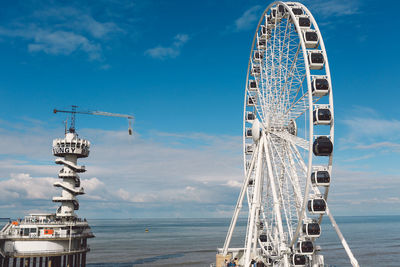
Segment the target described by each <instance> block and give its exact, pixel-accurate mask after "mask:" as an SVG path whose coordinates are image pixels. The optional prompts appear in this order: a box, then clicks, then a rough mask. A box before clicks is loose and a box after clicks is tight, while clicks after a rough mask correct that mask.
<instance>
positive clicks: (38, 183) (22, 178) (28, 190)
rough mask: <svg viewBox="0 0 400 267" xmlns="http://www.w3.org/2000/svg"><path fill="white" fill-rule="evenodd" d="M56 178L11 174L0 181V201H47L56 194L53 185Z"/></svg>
mask: <svg viewBox="0 0 400 267" xmlns="http://www.w3.org/2000/svg"><path fill="white" fill-rule="evenodd" d="M56 181H57V179H56V178H51V177H35V178H33V177H31V176H30V175H29V174H26V173H18V174H11V178H10V179H8V180H4V181H0V199H2V200H15V199H48V198H50V197H51V195H54V194H55V193H56V191H57V190H56V189H54V188H53V183H55V182H56Z"/></svg>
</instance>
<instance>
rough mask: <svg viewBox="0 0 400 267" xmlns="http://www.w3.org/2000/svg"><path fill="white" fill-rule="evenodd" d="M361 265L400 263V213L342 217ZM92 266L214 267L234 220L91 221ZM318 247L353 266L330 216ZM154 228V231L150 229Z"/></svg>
mask: <svg viewBox="0 0 400 267" xmlns="http://www.w3.org/2000/svg"><path fill="white" fill-rule="evenodd" d="M336 221H337V223H338V224H339V227H340V229H341V231H342V233H343V235H344V236H345V238H346V240H347V242H348V243H349V245H350V247H351V249H352V251H353V253H354V255H355V257H356V258H357V260H358V262H359V263H360V266H374V267H390V266H393V267H394V266H400V216H377V217H373V216H369V217H337V218H336ZM89 223H90V225H91V226H92V230H93V232H94V234H95V235H96V237H95V238H93V239H90V240H89V244H90V248H91V252H90V253H89V254H88V260H87V261H88V264H87V266H89V267H96V266H110V267H111V266H116V267H125V266H126V267H127V266H196V267H197V266H198V267H200V266H207V267H208V266H210V263H212V262H215V254H216V251H217V247H222V246H223V242H224V240H225V236H226V232H227V230H228V227H229V223H230V219H221V218H219V219H204V218H203V219H127V220H89ZM321 228H322V234H321V237H320V238H318V239H317V241H316V245H319V246H321V249H322V254H323V255H324V257H325V263H326V264H328V265H329V266H351V265H350V262H349V259H348V257H347V255H346V253H345V251H344V249H343V247H342V245H341V243H340V240H339V238H338V237H337V235H336V232H335V231H334V229H333V227H332V226H331V224H330V222H329V220H327V218H325V219H324V221H323V223H322V226H321ZM146 229H148V232H146V231H145V230H146ZM245 231H246V219H245V218H243V219H240V220H239V221H238V225H237V227H236V230H235V235H234V237H233V239H232V242H231V247H242V246H243V243H244V236H245Z"/></svg>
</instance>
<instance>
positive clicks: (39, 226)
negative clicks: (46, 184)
mask: <svg viewBox="0 0 400 267" xmlns="http://www.w3.org/2000/svg"><path fill="white" fill-rule="evenodd" d="M89 149H90V142H89V141H87V140H84V139H81V138H79V137H78V135H77V134H76V132H75V130H74V128H71V129H70V130H69V132H67V133H66V134H65V138H62V139H55V140H53V155H54V156H56V157H57V159H56V160H55V162H56V163H57V164H60V165H62V168H61V170H60V171H59V173H58V177H59V178H60V181H59V182H56V183H54V186H55V187H60V188H61V189H62V193H61V196H56V197H53V202H58V203H60V206H59V207H58V209H57V211H56V213H52V214H47V213H43V214H30V215H28V216H25V218H24V219H18V220H14V221H9V222H8V223H7V224H6V225H5V226H4V227H3V228H2V229H1V231H0V267H9V266H13V267H17V266H18V267H37V266H39V267H43V266H46V267H81V266H82V267H85V266H86V253H87V252H89V250H90V249H89V246H88V244H87V239H88V238H92V237H94V235H93V233H92V231H91V228H90V226H89V224H88V222H87V221H86V219H81V218H79V217H78V216H77V214H76V213H75V211H76V210H78V209H79V202H78V199H77V196H78V195H82V194H84V190H83V188H82V187H81V183H80V178H79V175H78V173H82V172H85V171H86V169H85V166H79V165H77V160H78V158H86V157H88V156H89Z"/></svg>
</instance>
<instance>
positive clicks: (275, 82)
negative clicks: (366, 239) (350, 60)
mask: <svg viewBox="0 0 400 267" xmlns="http://www.w3.org/2000/svg"><path fill="white" fill-rule="evenodd" d="M333 114H334V113H333V96H332V86H331V75H330V70H329V64H328V57H327V54H326V49H325V45H324V42H323V39H322V35H321V32H320V30H319V28H318V25H317V23H316V21H315V19H314V17H313V16H312V14H311V13H310V11H309V10H308V9H307V8H306V7H305V6H304V5H303V4H301V3H297V2H274V3H272V4H270V5H269V6H268V7H267V8H266V9H265V11H264V13H263V15H262V17H261V19H260V21H259V23H258V26H257V30H256V32H255V35H254V38H253V44H252V49H251V52H250V59H249V63H248V70H247V79H246V90H245V99H244V119H243V153H244V156H243V158H244V169H245V179H244V182H243V186H242V188H241V192H240V195H239V199H238V202H237V205H236V209H235V212H234V216H233V218H232V221H231V225H230V228H229V231H228V234H227V237H226V240H225V244H224V247H223V249H222V250H220V254H219V255H221V256H222V257H223V259H226V257H227V255H228V254H229V253H230V254H231V255H230V256H231V257H235V258H237V261H238V263H239V265H240V266H246V267H247V266H249V265H250V264H251V263H252V262H260V261H261V262H263V263H264V264H265V265H267V266H323V264H324V258H323V256H322V255H321V254H320V253H319V250H320V248H319V247H317V246H316V245H315V242H314V241H315V239H316V238H318V237H319V235H320V234H321V228H320V223H321V220H322V216H323V215H324V214H327V213H328V212H329V210H328V206H327V197H328V192H329V185H330V178H331V172H332V156H333V154H332V152H333V146H334V138H333V137H334V116H333ZM245 196H247V200H248V207H249V215H248V224H247V232H246V239H245V242H244V248H242V249H232V248H230V247H229V245H230V241H231V238H232V234H233V232H234V228H235V225H236V221H237V218H238V215H239V212H240V209H241V207H242V202H243V200H244V197H245ZM329 215H330V216H329V217H330V218H331V219H332V222H334V220H333V217H332V216H331V214H329ZM333 224H334V227H335V229H336V230H337V231H338V234H339V236H340V237H341V240H342V243H343V244H344V246H345V249H346V252H347V253H348V255H349V257H350V259H351V262H352V264H353V266H358V264H357V261H356V260H355V258H354V257H353V255H352V253H351V251H350V249H349V247H348V246H347V243H346V241H345V240H344V238H343V236H342V235H341V234H340V231H339V229H338V228H337V225H336V224H335V223H333ZM220 258H221V257H220ZM220 262H221V260H220ZM218 264H219V263H218V255H217V265H218ZM218 267H220V266H218Z"/></svg>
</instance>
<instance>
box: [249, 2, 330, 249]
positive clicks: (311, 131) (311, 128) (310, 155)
mask: <svg viewBox="0 0 400 267" xmlns="http://www.w3.org/2000/svg"><path fill="white" fill-rule="evenodd" d="M289 4H290V3H289ZM295 4H296V5H299V6H301V8H302V9H304V11H305V12H306V15H307V16H308V17H309V18H310V21H311V23H312V25H313V26H314V29H315V30H316V32H317V34H318V40H319V42H320V50H321V51H322V53H323V56H324V60H325V65H324V66H325V72H326V76H327V78H328V80H329V84H330V85H331V84H332V83H331V75H330V69H329V62H328V57H327V53H326V48H325V45H324V42H323V38H322V35H321V32H320V30H319V27H318V25H317V23H316V21H315V19H314V17H313V15H312V13H311V12H310V11H309V10H308V9H307V8H306V7H305V6H304V5H303V4H301V3H295ZM278 5H283V6H284V7H285V9H286V12H288V13H289V14H290V17H291V18H292V21H293V24H294V26H295V27H296V29H297V34H298V37H299V40H300V45H301V50H302V55H303V58H304V59H306V55H307V48H306V46H305V42H304V40H303V38H302V36H301V33H302V31H301V29H300V26H299V22H298V21H297V20H296V19H294V18H295V14H294V13H293V11H292V10H291V7H289V6H288V5H287V3H285V2H281V1H276V2H273V3H271V4H270V5H268V6H267V8H266V9H265V10H264V12H263V14H262V16H261V18H260V20H259V22H258V25H257V29H256V32H255V34H254V37H253V42H252V46H251V51H250V57H249V61H248V66H247V75H246V89H245V92H246V93H245V96H244V114H243V153H244V159H243V160H244V161H243V165H244V171H245V174H246V157H245V149H246V136H245V131H246V111H247V109H246V107H247V105H246V99H247V97H248V96H247V92H248V85H249V78H250V77H251V75H250V68H251V64H252V55H253V53H254V50H255V42H256V40H257V34H258V32H259V29H260V26H261V23H262V22H263V21H264V20H265V16H266V14H267V13H268V11H269V10H270V9H271V8H272V7H274V6H278ZM304 64H305V71H306V78H307V91H308V102H309V103H308V120H309V134H308V139H309V144H308V148H309V149H308V167H307V179H306V185H305V192H304V197H303V201H302V208H301V213H300V217H299V218H298V224H297V227H296V232H295V234H294V236H293V238H292V240H291V242H290V247H291V246H293V245H294V242H296V240H297V238H298V235H299V232H300V228H301V223H302V220H303V219H304V215H305V213H306V203H307V201H308V198H309V189H310V187H311V181H310V180H311V178H310V176H311V172H312V168H313V165H312V162H313V152H312V141H313V139H314V126H313V123H312V116H313V115H312V111H313V108H314V103H313V97H312V92H311V73H310V67H309V62H308V61H307V60H304ZM329 105H330V108H331V111H332V112H331V113H332V124H331V129H330V138H331V142H332V144H334V138H333V137H334V135H333V133H334V120H333V114H334V112H333V96H332V88H331V86H330V90H329ZM332 157H333V153H332V154H331V155H330V156H329V170H330V171H331V169H332ZM328 189H329V187H328V188H327V190H326V191H325V195H324V199H327V195H328ZM321 218H322V215H321V217H320V219H321Z"/></svg>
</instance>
